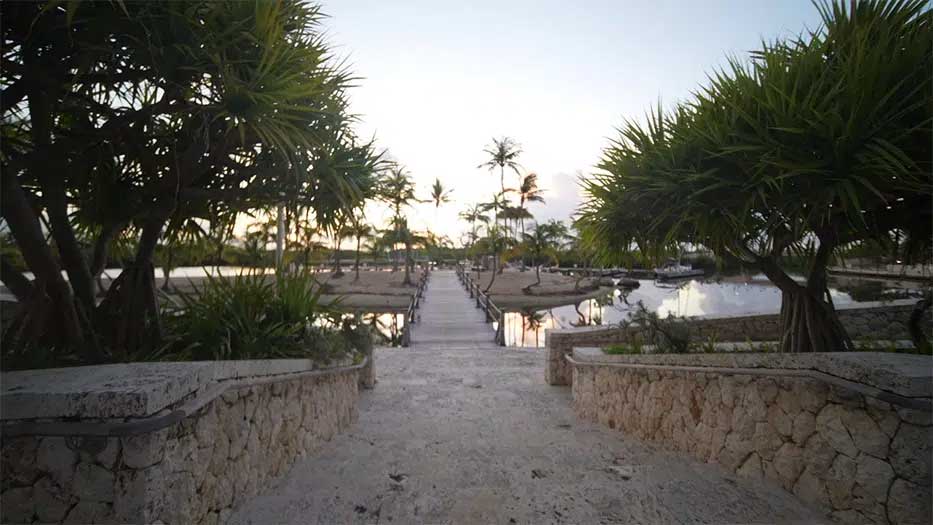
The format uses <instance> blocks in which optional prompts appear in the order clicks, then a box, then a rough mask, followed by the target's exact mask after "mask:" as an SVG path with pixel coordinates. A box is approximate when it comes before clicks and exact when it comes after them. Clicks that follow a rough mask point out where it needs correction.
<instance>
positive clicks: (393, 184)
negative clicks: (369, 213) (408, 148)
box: [377, 164, 421, 283]
mask: <svg viewBox="0 0 933 525" xmlns="http://www.w3.org/2000/svg"><path fill="white" fill-rule="evenodd" d="M377 195H378V199H379V200H381V201H383V202H385V203H387V204H388V205H389V206H391V207H392V213H393V215H392V225H393V227H394V228H395V236H394V237H395V241H396V242H400V240H401V239H402V238H403V235H402V233H403V232H402V231H401V228H402V226H403V225H404V226H405V228H407V227H408V221H407V219H406V220H403V219H404V217H403V215H402V210H403V209H404V208H406V207H408V206H411V205H412V204H413V203H415V202H421V201H419V200H418V198H417V197H416V196H415V183H414V182H413V181H412V178H411V175H409V174H408V173H407V172H406V171H405V167H404V166H401V165H399V164H395V165H393V166H391V167H390V168H389V173H388V175H386V176H385V177H383V178H382V180H381V181H380V184H379V188H378V191H377ZM396 253H397V252H396ZM407 270H408V264H407V262H406V275H405V281H406V283H407V282H408V281H409V279H408V272H407ZM392 271H396V272H397V271H398V257H397V256H396V258H395V260H394V265H393V268H392Z"/></svg>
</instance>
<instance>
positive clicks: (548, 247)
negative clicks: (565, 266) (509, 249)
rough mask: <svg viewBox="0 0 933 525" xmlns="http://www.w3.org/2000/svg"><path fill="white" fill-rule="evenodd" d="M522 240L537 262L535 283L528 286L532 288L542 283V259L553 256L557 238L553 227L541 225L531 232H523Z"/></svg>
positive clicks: (533, 259)
mask: <svg viewBox="0 0 933 525" xmlns="http://www.w3.org/2000/svg"><path fill="white" fill-rule="evenodd" d="M522 241H523V243H524V245H525V249H526V250H527V251H528V253H529V254H530V255H531V257H532V262H534V263H535V283H534V284H532V285H530V286H528V288H531V287H532V286H538V285H540V284H541V259H544V258H553V256H554V255H553V254H554V247H555V242H556V239H555V237H554V232H553V231H552V229H551V228H548V227H547V226H546V225H541V226H536V227H535V229H534V230H533V231H532V232H531V233H525V234H522Z"/></svg>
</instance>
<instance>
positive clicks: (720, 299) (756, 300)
mask: <svg viewBox="0 0 933 525" xmlns="http://www.w3.org/2000/svg"><path fill="white" fill-rule="evenodd" d="M798 280H799V278H798ZM639 283H640V286H639V287H638V288H636V289H634V290H628V289H615V290H613V291H612V292H611V293H608V294H607V295H606V296H605V297H601V298H597V299H590V300H587V301H584V302H582V303H579V304H571V305H564V306H557V307H554V308H549V309H546V310H538V311H530V312H529V311H526V312H509V313H506V316H505V322H506V324H505V341H506V344H507V345H509V346H529V347H542V346H544V330H545V329H547V328H570V327H574V326H598V325H610V324H617V323H619V322H620V321H623V320H624V319H626V318H627V317H628V316H629V315H630V314H631V312H632V311H633V310H634V308H635V305H636V304H637V303H638V302H639V301H641V302H643V303H644V304H645V306H646V307H647V308H648V309H649V310H654V311H655V312H657V313H658V314H659V315H662V316H666V315H668V314H669V313H670V314H674V315H678V316H697V315H750V314H767V313H777V312H779V311H780V308H781V292H780V290H779V289H778V288H776V287H775V286H774V285H772V284H771V283H770V282H769V281H768V280H767V279H766V278H765V277H764V275H760V274H759V275H750V276H734V277H724V278H717V279H705V280H704V279H690V280H684V281H680V282H666V283H665V282H656V281H652V280H639ZM865 289H871V293H867V292H865V291H864V290H865ZM829 293H830V296H831V297H832V299H833V303H834V304H835V305H836V306H837V307H838V306H844V305H847V304H853V303H858V302H864V301H877V300H889V299H895V298H904V297H914V296H918V295H920V294H921V293H922V291H921V285H920V284H919V283H902V282H893V281H885V282H882V283H881V284H878V281H873V284H870V285H867V284H866V282H865V281H859V282H858V283H853V282H852V281H851V279H847V280H846V281H840V282H836V281H833V285H832V287H831V288H830V290H829Z"/></svg>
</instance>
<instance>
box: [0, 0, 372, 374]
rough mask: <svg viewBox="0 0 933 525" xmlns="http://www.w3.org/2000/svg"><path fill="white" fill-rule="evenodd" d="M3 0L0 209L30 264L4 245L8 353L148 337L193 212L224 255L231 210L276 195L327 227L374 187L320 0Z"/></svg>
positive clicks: (122, 352)
mask: <svg viewBox="0 0 933 525" xmlns="http://www.w3.org/2000/svg"><path fill="white" fill-rule="evenodd" d="M0 10H2V11H0V14H2V18H3V21H4V23H3V25H2V35H3V64H4V66H3V68H2V73H0V75H2V78H0V83H2V85H3V91H2V98H0V104H2V108H0V109H2V115H3V117H2V139H3V140H2V141H0V162H2V177H0V182H2V187H0V196H2V203H0V205H2V206H0V207H2V214H3V219H4V221H5V223H6V225H7V226H8V227H9V230H10V232H11V233H12V237H13V239H14V241H15V243H16V246H17V248H18V251H19V253H21V254H22V257H23V259H24V261H25V264H26V266H27V267H28V270H29V271H31V272H32V273H33V274H34V275H35V280H34V281H31V282H30V281H29V280H28V279H26V278H25V277H24V276H23V275H22V274H21V273H20V271H19V270H18V269H17V266H16V265H15V264H14V263H15V261H13V260H10V259H9V258H8V257H7V256H6V253H7V252H6V251H4V256H3V258H2V263H3V266H2V272H3V281H4V283H5V284H7V286H8V287H9V288H10V290H11V291H13V293H15V294H16V296H17V298H18V300H19V301H20V303H21V304H22V305H23V308H21V310H20V315H19V317H18V318H17V319H16V320H15V321H14V322H13V323H12V325H11V327H10V328H9V329H8V330H7V332H6V333H5V334H4V337H3V345H4V349H5V350H6V351H10V352H16V353H20V354H21V353H23V352H28V351H29V349H31V348H32V349H38V348H42V349H43V350H42V351H43V352H58V353H60V354H61V355H69V354H71V353H74V352H77V353H79V354H80V355H81V360H82V361H83V362H101V361H108V360H125V359H131V358H132V356H133V355H136V354H138V353H139V352H146V351H149V350H151V349H153V348H156V347H158V346H159V345H161V340H162V338H163V335H164V330H163V326H162V324H163V323H162V319H161V316H160V311H159V305H158V302H157V294H156V290H155V285H154V275H153V257H154V254H155V250H156V247H157V246H159V245H160V244H161V245H162V246H163V247H164V248H168V249H171V247H172V246H174V245H175V244H178V243H174V242H172V239H176V238H179V237H180V236H183V233H184V231H190V229H191V227H192V226H191V225H192V221H195V224H197V225H199V228H200V229H201V230H202V232H203V234H204V238H205V239H208V240H209V241H210V242H211V243H212V244H213V245H214V246H216V251H217V254H218V255H220V254H222V252H223V248H224V245H225V243H226V241H227V240H229V239H230V237H231V235H232V233H233V224H234V221H235V219H236V216H237V215H238V214H239V213H241V212H252V213H254V214H256V213H261V212H262V211H264V210H269V209H272V208H274V207H275V206H278V205H287V206H288V208H289V209H290V210H292V215H291V216H292V217H293V218H294V219H297V218H298V217H299V212H302V213H304V214H313V215H314V216H315V220H316V221H317V223H319V224H323V225H330V224H335V223H336V222H337V218H338V217H340V216H343V215H346V213H347V210H350V209H353V208H355V207H356V206H358V205H359V203H360V201H361V200H362V199H364V198H366V196H367V195H368V193H369V192H370V190H371V188H372V186H373V183H372V178H373V171H374V170H375V168H376V164H377V163H378V155H376V154H374V152H373V149H372V145H371V144H365V143H359V142H358V141H357V140H356V138H355V137H354V136H353V133H352V132H351V130H350V128H349V123H350V121H351V116H350V115H349V114H348V113H347V101H346V89H347V87H348V85H349V83H350V82H351V76H350V74H349V72H347V71H346V70H345V69H343V68H342V66H341V65H340V64H339V63H335V62H334V61H333V60H332V59H331V58H330V53H329V48H328V46H327V44H326V42H325V41H324V39H323V38H322V35H321V29H320V26H319V23H320V20H321V16H322V15H321V14H320V13H319V11H318V7H317V6H316V5H314V4H310V3H306V2H302V1H299V0H284V1H281V2H266V1H262V0H252V1H239V2H216V1H212V0H200V1H197V0H193V1H187V2H119V1H116V2H82V1H69V2H58V1H49V2H44V3H40V2H3V3H2V4H0ZM46 232H47V233H48V234H49V235H50V238H46V235H45V233H46ZM120 243H123V244H124V245H126V246H130V247H131V250H132V254H131V256H130V257H129V263H128V264H127V265H126V266H125V267H124V269H123V272H122V273H121V275H120V277H119V278H118V279H117V280H116V282H114V283H113V285H112V286H111V287H110V288H109V290H108V291H107V294H106V297H104V298H103V300H102V301H100V302H99V303H98V300H97V298H96V297H95V287H94V284H93V283H94V278H95V277H96V276H97V275H98V274H99V273H100V272H101V271H102V269H103V268H104V267H105V265H106V263H107V260H108V258H109V254H110V252H111V250H112V249H113V248H114V247H115V246H116V245H119V244H120ZM62 271H64V272H65V274H66V275H67V281H66V280H65V279H64V278H63V276H62ZM37 351H38V350H37Z"/></svg>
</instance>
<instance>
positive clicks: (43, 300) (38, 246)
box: [0, 169, 101, 362]
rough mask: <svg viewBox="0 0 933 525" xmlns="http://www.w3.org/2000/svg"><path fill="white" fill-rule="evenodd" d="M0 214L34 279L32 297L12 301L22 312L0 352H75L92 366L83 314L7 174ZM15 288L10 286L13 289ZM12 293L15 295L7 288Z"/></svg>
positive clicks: (0, 182) (95, 351) (0, 178)
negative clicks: (46, 349) (38, 348)
mask: <svg viewBox="0 0 933 525" xmlns="http://www.w3.org/2000/svg"><path fill="white" fill-rule="evenodd" d="M0 186H2V187H0V209H2V212H3V218H4V219H5V220H6V223H7V225H8V226H9V228H10V233H12V234H13V238H14V239H15V240H16V245H17V246H18V247H19V249H20V251H21V252H22V254H23V258H24V259H25V260H26V265H27V266H28V267H29V269H30V270H31V271H32V272H33V274H34V275H35V280H34V281H33V282H32V283H31V284H32V288H31V291H32V293H31V294H30V295H29V296H24V297H18V299H19V300H20V302H21V303H22V304H23V307H22V308H21V309H20V312H19V314H18V315H17V318H16V319H15V320H14V321H13V323H12V324H11V325H10V328H9V331H8V332H7V333H6V334H5V337H4V338H3V346H4V347H5V348H19V349H26V348H28V347H31V346H34V345H36V344H39V345H42V346H48V347H53V348H61V347H72V348H78V349H79V351H80V352H81V353H83V354H84V355H85V356H86V358H87V359H88V360H90V361H92V362H94V361H98V360H99V359H100V357H101V354H100V350H99V347H98V346H97V344H96V341H95V340H94V338H93V335H92V334H89V333H88V330H90V329H91V327H90V321H89V317H88V316H89V314H90V312H88V311H84V310H83V309H82V307H81V306H80V305H79V304H77V303H76V302H75V300H74V296H73V295H72V293H71V287H70V286H69V285H68V282H67V281H65V278H64V277H62V274H61V267H60V266H59V265H58V262H57V261H56V259H55V256H54V255H53V253H52V250H51V248H50V247H49V245H48V243H47V242H46V240H45V236H44V235H43V234H42V227H41V226H40V225H39V218H38V215H37V214H36V212H35V210H34V209H33V208H32V207H31V206H30V205H29V201H28V199H27V198H26V193H25V192H24V191H23V188H22V187H21V186H20V184H19V181H18V180H17V179H16V174H15V173H13V171H12V170H10V169H3V170H0ZM15 286H16V285H14V287H15ZM10 290H11V291H13V292H14V293H16V290H15V289H13V288H11V289H10ZM20 290H21V291H23V288H22V287H20Z"/></svg>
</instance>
